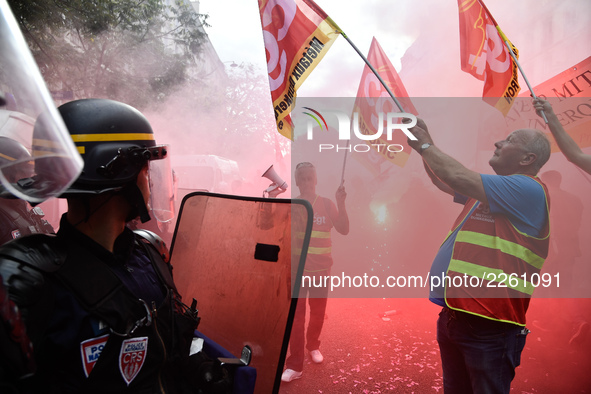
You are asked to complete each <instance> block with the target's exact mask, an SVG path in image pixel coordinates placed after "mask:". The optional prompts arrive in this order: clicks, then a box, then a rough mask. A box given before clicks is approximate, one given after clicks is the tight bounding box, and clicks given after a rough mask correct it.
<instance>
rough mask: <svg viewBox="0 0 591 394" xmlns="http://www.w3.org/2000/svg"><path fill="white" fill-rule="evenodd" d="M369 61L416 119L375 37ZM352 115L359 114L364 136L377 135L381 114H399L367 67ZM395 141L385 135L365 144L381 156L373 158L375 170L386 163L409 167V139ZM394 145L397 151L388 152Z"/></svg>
mask: <svg viewBox="0 0 591 394" xmlns="http://www.w3.org/2000/svg"><path fill="white" fill-rule="evenodd" d="M367 60H368V61H369V63H371V65H372V66H373V67H374V68H375V69H376V70H377V72H378V74H379V75H380V77H381V78H382V80H383V81H384V82H385V83H386V84H387V85H388V88H389V89H390V91H391V92H392V93H394V96H395V97H396V98H397V99H398V101H399V102H400V104H401V105H402V108H403V109H404V111H405V112H407V113H412V114H415V115H417V110H416V109H415V107H414V105H413V104H412V102H411V100H410V98H409V97H408V93H407V92H406V89H405V88H404V85H403V84H402V80H401V79H400V77H399V76H398V73H397V72H396V69H395V68H394V66H393V65H392V63H391V62H390V59H388V56H387V55H386V53H385V52H384V50H383V49H382V47H381V46H380V44H379V43H378V41H377V40H376V39H375V37H374V38H373V40H372V42H371V46H370V48H369V54H368V55H367ZM353 112H358V113H359V128H360V131H361V132H362V133H363V134H368V135H373V134H376V132H377V130H378V127H379V124H378V122H379V114H380V113H382V114H387V113H389V112H400V110H399V108H398V107H397V106H396V105H395V104H394V101H393V100H392V98H391V97H390V94H389V93H388V91H387V90H386V88H385V87H384V86H383V85H382V84H381V83H380V81H379V79H378V78H377V77H376V76H375V74H374V73H373V72H372V71H371V69H370V68H369V67H368V66H367V65H366V66H365V68H364V69H363V74H362V75H361V81H360V83H359V89H358V90H357V99H356V100H355V106H354V109H353ZM384 120H385V119H384ZM392 137H393V139H392V140H387V139H386V135H385V133H384V134H382V136H381V137H380V138H378V139H377V140H373V141H366V142H367V144H368V145H370V146H371V147H372V148H373V149H374V150H375V151H376V152H377V153H379V155H375V154H374V155H373V157H374V159H373V160H372V162H373V165H374V166H375V165H376V164H377V163H378V161H379V162H380V165H381V163H383V162H384V161H385V160H387V161H390V162H392V163H394V164H396V165H399V166H400V167H403V166H404V164H406V161H407V160H408V157H409V155H410V152H411V151H412V149H411V148H410V147H409V146H408V144H407V138H406V135H404V134H403V133H394V134H393V135H392ZM394 145H397V146H398V148H395V149H390V148H389V147H390V146H394Z"/></svg>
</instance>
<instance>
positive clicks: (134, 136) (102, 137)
mask: <svg viewBox="0 0 591 394" xmlns="http://www.w3.org/2000/svg"><path fill="white" fill-rule="evenodd" d="M72 140H74V142H105V141H107V142H108V141H154V134H150V133H124V134H72Z"/></svg>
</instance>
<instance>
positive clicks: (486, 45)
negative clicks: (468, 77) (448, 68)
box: [458, 0, 520, 115]
mask: <svg viewBox="0 0 591 394" xmlns="http://www.w3.org/2000/svg"><path fill="white" fill-rule="evenodd" d="M458 9H459V13H460V61H461V66H462V70H463V71H465V72H467V73H469V74H472V75H473V76H474V77H476V78H478V79H479V80H481V81H484V89H483V91H482V98H483V100H484V101H485V102H486V103H488V104H490V105H492V106H493V107H495V108H497V109H498V110H499V111H501V113H502V114H503V115H507V113H508V112H509V110H510V109H511V105H513V102H514V100H515V97H517V95H518V94H519V90H520V87H519V81H518V80H517V76H518V67H517V64H516V63H515V61H514V60H513V58H512V57H511V55H510V54H509V50H508V49H507V46H506V45H505V43H504V40H507V42H508V43H509V45H511V47H512V49H513V53H515V56H516V57H517V58H518V57H519V54H518V52H517V48H515V46H514V45H513V44H511V42H509V40H508V39H507V38H506V37H505V35H504V34H503V32H502V31H501V30H500V29H499V27H498V25H497V23H496V22H495V20H494V18H493V17H492V15H490V13H489V12H488V10H487V8H486V6H485V5H484V3H482V2H481V1H480V0H458Z"/></svg>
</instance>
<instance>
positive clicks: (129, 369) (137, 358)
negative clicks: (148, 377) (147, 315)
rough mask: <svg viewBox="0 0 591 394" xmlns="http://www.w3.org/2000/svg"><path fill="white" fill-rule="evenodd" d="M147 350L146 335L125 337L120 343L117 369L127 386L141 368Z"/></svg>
mask: <svg viewBox="0 0 591 394" xmlns="http://www.w3.org/2000/svg"><path fill="white" fill-rule="evenodd" d="M147 352H148V337H138V338H130V339H126V340H124V341H123V343H122V344H121V351H120V352H119V370H120V371H121V376H123V379H124V380H125V383H127V385H128V386H129V384H130V383H131V382H132V381H133V379H135V377H136V376H137V375H138V373H139V372H140V370H141V369H142V366H143V365H144V361H145V360H146V353H147Z"/></svg>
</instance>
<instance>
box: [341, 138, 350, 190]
mask: <svg viewBox="0 0 591 394" xmlns="http://www.w3.org/2000/svg"><path fill="white" fill-rule="evenodd" d="M350 142H351V140H347V146H346V147H345V158H344V159H343V172H342V174H341V185H340V186H343V183H345V165H347V152H348V149H347V148H349V143H350Z"/></svg>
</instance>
